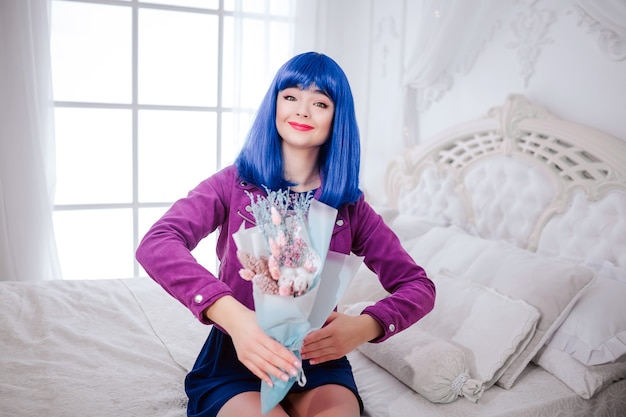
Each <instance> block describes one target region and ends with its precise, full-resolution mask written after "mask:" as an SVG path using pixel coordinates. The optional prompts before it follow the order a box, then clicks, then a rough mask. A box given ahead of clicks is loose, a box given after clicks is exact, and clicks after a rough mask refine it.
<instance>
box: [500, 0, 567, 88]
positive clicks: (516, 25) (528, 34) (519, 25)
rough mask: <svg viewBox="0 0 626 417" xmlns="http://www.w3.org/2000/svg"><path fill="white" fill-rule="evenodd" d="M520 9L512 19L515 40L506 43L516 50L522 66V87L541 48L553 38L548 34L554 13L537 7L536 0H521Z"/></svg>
mask: <svg viewBox="0 0 626 417" xmlns="http://www.w3.org/2000/svg"><path fill="white" fill-rule="evenodd" d="M523 3H525V4H523V5H522V11H520V12H519V13H518V14H517V16H516V17H515V18H514V19H513V21H512V23H511V29H512V32H513V36H514V37H515V40H513V41H511V42H508V43H507V44H506V47H507V48H510V49H515V50H517V59H518V61H519V63H520V65H521V67H522V69H521V75H522V78H523V79H524V87H528V83H529V81H530V79H531V77H532V76H533V74H534V73H535V65H536V64H537V60H538V59H539V55H540V53H541V48H542V47H543V46H545V45H548V44H551V43H552V42H553V41H554V40H553V39H552V38H551V37H549V36H548V32H549V31H550V26H552V24H553V23H554V22H556V13H555V11H554V10H552V9H546V8H543V9H538V8H537V7H536V5H537V2H536V0H531V1H526V2H523Z"/></svg>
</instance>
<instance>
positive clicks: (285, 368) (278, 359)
mask: <svg viewBox="0 0 626 417" xmlns="http://www.w3.org/2000/svg"><path fill="white" fill-rule="evenodd" d="M205 315H206V316H207V317H208V318H209V319H211V320H213V321H214V322H215V323H218V324H219V325H220V326H221V327H222V328H223V329H224V330H226V331H227V332H228V334H229V335H230V337H231V338H232V339H233V344H234V346H235V350H236V351H237V358H238V359H239V361H240V362H241V363H242V364H244V366H245V367H246V368H248V369H249V370H250V371H251V372H252V373H253V374H255V375H256V376H258V377H259V378H260V379H261V380H263V381H264V382H265V383H266V384H267V385H269V386H270V387H271V386H272V385H273V384H272V380H271V378H270V375H273V376H274V377H275V378H278V379H282V380H283V381H287V380H289V377H290V376H297V375H298V369H299V368H300V367H301V364H300V361H299V360H298V358H297V357H296V355H294V354H293V352H291V351H290V350H289V349H287V348H286V347H284V346H283V345H282V344H280V343H279V342H277V341H276V340H274V339H272V338H271V337H269V336H268V335H267V334H265V332H264V331H263V329H261V327H259V325H258V324H257V321H256V313H255V312H254V311H252V310H250V309H248V308H247V307H245V306H244V305H243V304H241V303H240V302H238V301H237V300H235V299H234V298H233V297H230V296H225V297H222V298H220V299H219V300H217V301H216V302H215V303H214V304H213V305H212V306H211V307H209V308H208V309H207V310H206V312H205ZM287 373H288V374H287Z"/></svg>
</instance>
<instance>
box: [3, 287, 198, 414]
mask: <svg viewBox="0 0 626 417" xmlns="http://www.w3.org/2000/svg"><path fill="white" fill-rule="evenodd" d="M0 306H2V308H0V334H1V335H2V336H1V340H0V358H1V359H0V415H2V416H11V417H21V416H47V417H54V416H58V417H72V416H84V415H88V416H91V417H100V416H102V417H114V416H115V417H124V416H128V417H139V416H163V417H180V416H185V415H186V405H187V398H186V396H185V393H184V390H183V382H184V378H185V375H186V373H187V370H188V368H189V367H190V366H191V365H192V364H193V360H194V359H195V354H197V353H198V352H199V350H200V348H201V346H202V343H203V341H204V338H205V335H206V333H207V332H208V327H207V326H203V325H201V324H200V323H197V322H196V320H195V319H194V317H193V316H192V315H191V313H189V312H187V311H186V310H185V309H184V307H183V306H181V305H179V304H178V302H177V301H175V300H174V299H173V298H171V297H170V296H169V295H167V294H166V293H165V291H163V290H162V289H160V288H159V287H158V286H157V285H156V284H154V283H153V282H152V281H151V280H148V279H131V280H107V281H59V282H42V283H13V282H2V283H0ZM148 316H149V317H150V318H149V317H148ZM168 322H169V326H167V325H163V324H166V323H168ZM168 328H171V329H174V330H175V331H177V332H182V333H178V335H176V334H174V332H167V331H164V330H163V329H168ZM181 334H184V335H186V336H188V337H184V338H183V337H180V335H181Z"/></svg>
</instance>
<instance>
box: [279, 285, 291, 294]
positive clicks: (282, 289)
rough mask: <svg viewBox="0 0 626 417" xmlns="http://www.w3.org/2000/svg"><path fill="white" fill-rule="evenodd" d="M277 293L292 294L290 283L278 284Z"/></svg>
mask: <svg viewBox="0 0 626 417" xmlns="http://www.w3.org/2000/svg"><path fill="white" fill-rule="evenodd" d="M278 295H293V289H292V287H291V285H280V286H279V287H278Z"/></svg>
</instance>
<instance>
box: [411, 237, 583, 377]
mask: <svg viewBox="0 0 626 417" xmlns="http://www.w3.org/2000/svg"><path fill="white" fill-rule="evenodd" d="M410 253H411V255H412V256H413V258H414V259H415V260H416V262H417V263H418V264H421V265H422V266H424V267H425V268H426V270H427V271H429V272H430V273H431V274H432V273H433V271H437V270H440V269H448V270H451V271H452V272H453V273H455V274H456V275H459V276H461V277H463V278H466V279H470V280H472V281H475V282H479V283H481V284H483V285H485V286H487V287H491V288H493V289H495V290H496V291H498V292H499V293H501V294H504V295H507V296H509V297H511V298H513V299H519V300H524V301H526V302H527V303H528V304H530V305H531V306H534V307H535V308H536V309H537V310H538V311H539V314H540V319H539V321H538V323H537V330H536V331H535V334H534V335H533V337H532V339H531V340H530V342H529V343H528V345H527V346H526V347H525V349H524V351H523V352H522V353H521V354H520V355H519V356H518V357H517V358H516V359H515V360H514V362H513V363H512V364H511V366H509V367H508V369H507V370H506V371H505V372H504V374H503V375H502V376H501V377H500V379H499V380H498V385H500V386H502V387H503V388H505V389H509V388H511V387H512V386H513V384H514V383H515V380H516V379H517V378H518V377H519V375H520V374H521V372H522V371H523V370H524V368H525V367H526V366H527V365H528V363H529V362H530V361H531V359H532V358H533V357H534V356H535V355H536V354H537V352H538V351H539V349H540V348H541V347H542V346H543V345H544V344H545V343H546V342H547V341H548V340H549V338H550V337H551V336H552V335H553V334H554V332H555V331H556V329H557V328H558V327H559V326H560V325H561V323H562V322H563V321H564V320H565V318H566V317H567V315H568V314H569V312H570V311H571V309H572V307H573V305H574V303H575V302H576V301H577V300H578V298H579V297H580V295H581V294H582V293H583V292H584V290H585V289H586V288H587V286H589V284H590V283H591V282H592V280H593V272H592V271H591V270H589V269H587V268H584V267H580V266H577V265H573V264H569V263H566V262H562V261H559V260H557V259H555V258H550V257H544V256H541V255H537V254H536V253H534V252H530V251H527V250H524V249H521V248H518V247H516V246H514V245H512V244H510V243H507V242H498V241H490V240H486V239H481V238H479V237H475V236H471V235H468V234H467V233H465V232H463V231H461V230H459V229H457V228H454V227H449V228H442V227H437V228H433V229H431V230H430V231H429V232H428V233H426V234H425V235H423V236H421V237H418V238H417V239H416V242H415V243H414V244H413V246H412V248H411V250H410Z"/></svg>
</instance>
